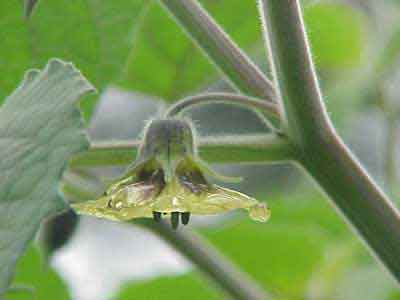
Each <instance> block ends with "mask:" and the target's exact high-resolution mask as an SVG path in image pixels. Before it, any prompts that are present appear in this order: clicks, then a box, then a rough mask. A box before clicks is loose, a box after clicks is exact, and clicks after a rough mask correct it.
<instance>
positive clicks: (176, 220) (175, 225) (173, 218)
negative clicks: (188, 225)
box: [171, 212, 179, 229]
mask: <svg viewBox="0 0 400 300" xmlns="http://www.w3.org/2000/svg"><path fill="white" fill-rule="evenodd" d="M171 225H172V228H173V229H177V228H178V225H179V212H173V213H171Z"/></svg>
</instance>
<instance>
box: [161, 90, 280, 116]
mask: <svg viewBox="0 0 400 300" xmlns="http://www.w3.org/2000/svg"><path fill="white" fill-rule="evenodd" d="M216 102H222V103H227V104H234V105H240V106H243V107H247V108H248V107H253V108H256V109H259V110H261V111H263V112H264V113H265V114H266V115H267V117H269V118H270V119H272V120H274V122H279V121H280V116H279V108H278V106H277V105H276V104H274V103H271V102H266V101H263V100H261V99H258V98H253V97H249V96H245V95H240V94H232V93H207V94H199V95H194V96H190V97H187V98H184V99H182V100H180V101H178V102H176V103H174V104H173V105H172V106H171V107H169V108H168V110H167V111H166V113H165V115H166V116H174V115H178V114H180V113H183V112H184V111H185V110H187V109H189V108H191V107H193V106H196V105H204V104H210V103H216Z"/></svg>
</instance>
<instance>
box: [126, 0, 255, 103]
mask: <svg viewBox="0 0 400 300" xmlns="http://www.w3.org/2000/svg"><path fill="white" fill-rule="evenodd" d="M157 2H159V1H157ZM200 2H201V3H202V4H203V5H204V7H205V8H206V9H207V11H209V12H210V13H211V15H212V16H213V17H215V18H216V20H217V22H219V23H220V24H221V25H222V26H223V28H224V29H225V30H226V31H227V32H228V33H229V34H230V35H231V36H232V38H233V39H234V40H235V41H236V42H237V43H238V44H239V45H240V46H241V47H242V48H247V49H248V48H249V46H250V45H251V46H254V45H255V44H257V42H259V41H260V40H261V31H260V26H259V23H258V19H257V9H256V2H255V1H242V0H224V1H214V0H203V1H200ZM217 77H218V74H217V73H216V69H215V68H214V66H212V64H211V63H210V62H208V60H207V59H206V57H205V55H204V54H203V53H202V52H201V51H200V50H199V49H198V48H197V46H196V45H195V44H194V43H193V42H192V41H191V40H190V39H189V38H188V37H187V35H186V34H185V33H184V30H183V29H182V28H180V27H179V26H178V25H177V24H176V22H175V21H174V20H173V18H171V16H170V15H169V13H168V12H167V11H166V10H165V9H164V8H163V7H162V6H161V5H159V4H158V3H157V5H152V6H151V7H150V8H149V12H148V13H147V14H146V17H145V18H144V20H143V23H142V24H141V28H140V31H138V35H137V37H136V47H135V48H133V50H132V53H131V57H130V59H129V60H128V61H127V69H126V70H125V73H124V76H123V78H122V80H121V81H120V82H119V83H120V84H122V85H123V86H124V87H129V88H133V89H135V90H138V91H141V92H144V93H148V94H152V95H156V96H159V97H161V98H163V99H165V100H168V101H175V100H177V98H179V97H181V96H183V95H185V94H187V93H190V92H193V90H196V89H199V88H202V87H204V86H206V85H207V84H210V83H213V81H215V79H216V78H217Z"/></svg>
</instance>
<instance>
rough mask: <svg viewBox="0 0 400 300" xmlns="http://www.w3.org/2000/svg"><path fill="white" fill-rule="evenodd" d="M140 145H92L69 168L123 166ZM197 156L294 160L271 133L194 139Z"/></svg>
mask: <svg viewBox="0 0 400 300" xmlns="http://www.w3.org/2000/svg"><path fill="white" fill-rule="evenodd" d="M139 144H140V142H139V141H137V140H131V141H106V142H92V143H91V147H90V150H89V151H87V152H85V153H82V154H79V155H76V156H74V157H73V158H72V160H71V161H70V167H71V168H77V167H94V166H110V165H127V164H128V163H130V162H132V160H133V159H134V158H135V157H136V153H137V148H138V147H139ZM198 145H199V154H200V157H201V158H203V159H204V160H206V161H208V162H211V163H276V162H285V161H290V160H292V159H293V158H294V152H293V149H292V147H291V145H290V144H289V143H288V141H287V139H286V138H285V137H280V136H278V135H275V134H256V135H237V136H218V137H206V138H200V139H199V140H198Z"/></svg>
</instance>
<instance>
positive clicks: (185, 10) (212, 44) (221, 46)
mask: <svg viewBox="0 0 400 300" xmlns="http://www.w3.org/2000/svg"><path fill="white" fill-rule="evenodd" d="M160 2H161V3H162V4H163V5H164V6H165V7H166V8H167V9H168V10H169V11H170V12H171V14H172V15H173V16H174V17H175V18H176V20H177V21H178V22H179V23H180V24H181V25H182V27H183V28H184V29H185V30H186V32H187V33H188V34H189V36H190V37H192V39H193V40H194V41H195V42H196V43H197V44H198V45H199V47H200V48H201V49H202V50H203V51H204V52H205V53H206V54H207V55H208V57H209V58H210V59H211V61H212V62H214V63H215V65H216V66H217V67H218V68H219V69H220V70H221V71H222V72H223V73H224V74H225V75H226V76H227V78H228V79H229V80H230V82H231V83H232V84H233V85H234V86H235V87H237V88H238V89H239V90H240V91H242V92H244V93H245V94H249V95H253V96H256V97H260V98H262V99H265V100H269V101H271V102H274V101H275V100H276V91H275V88H274V86H273V85H272V83H271V82H270V81H269V80H268V78H267V77H266V76H265V75H264V74H263V73H262V72H261V70H260V69H259V68H258V67H257V66H256V65H255V64H254V63H253V62H252V61H251V60H250V59H249V58H248V57H247V56H246V54H245V53H244V52H243V51H242V50H241V49H240V48H239V47H238V46H237V45H236V44H235V43H234V42H233V41H232V40H231V39H230V37H229V36H228V35H227V34H226V33H225V32H224V31H223V29H222V28H221V27H220V26H219V25H218V24H217V23H216V22H215V21H214V20H213V19H212V18H211V17H210V16H209V15H208V13H207V12H206V11H205V10H204V9H203V8H202V7H201V6H200V4H199V3H198V2H197V1H195V0H160Z"/></svg>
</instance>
